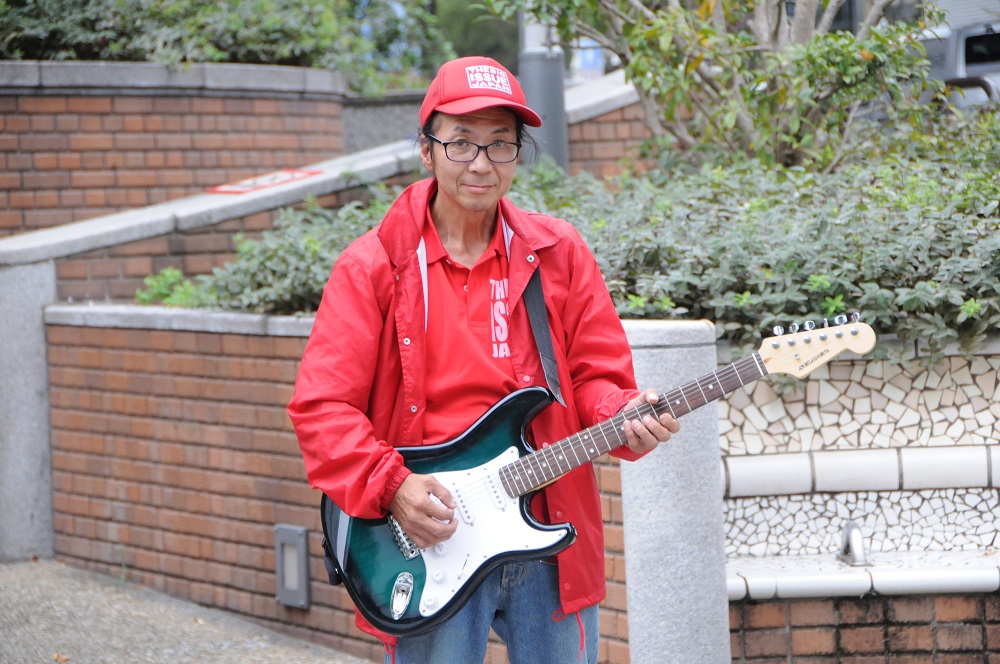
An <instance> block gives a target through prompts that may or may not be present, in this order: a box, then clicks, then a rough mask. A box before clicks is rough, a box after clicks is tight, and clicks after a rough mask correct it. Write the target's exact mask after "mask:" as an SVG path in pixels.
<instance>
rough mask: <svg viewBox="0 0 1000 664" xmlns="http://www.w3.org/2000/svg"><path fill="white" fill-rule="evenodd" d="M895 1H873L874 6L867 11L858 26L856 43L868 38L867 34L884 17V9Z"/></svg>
mask: <svg viewBox="0 0 1000 664" xmlns="http://www.w3.org/2000/svg"><path fill="white" fill-rule="evenodd" d="M895 1H896V0H875V4H873V5H872V8H871V9H869V10H868V16H866V17H865V20H864V21H862V23H861V25H859V26H858V32H857V35H856V36H857V38H858V41H860V40H862V39H864V38H865V37H867V36H868V32H869V31H870V30H871V29H872V28H873V27H874V26H875V24H876V23H878V22H879V19H881V18H882V17H883V16H884V15H885V10H886V7H888V6H889V5H891V4H892V3H893V2H895Z"/></svg>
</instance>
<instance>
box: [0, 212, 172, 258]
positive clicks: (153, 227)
mask: <svg viewBox="0 0 1000 664" xmlns="http://www.w3.org/2000/svg"><path fill="white" fill-rule="evenodd" d="M174 223H175V218H174V212H173V209H172V206H171V205H170V204H169V203H160V204H158V205H153V206H150V207H147V208H142V209H139V210H129V211H126V212H119V213H117V214H112V215H108V216H106V217H96V218H94V219H88V220H86V221H78V222H75V223H72V224H64V225H62V226H54V227H52V228H43V229H39V230H37V231H30V232H27V233H19V234H17V235H11V236H8V237H6V238H3V239H0V266H3V265H24V264H28V263H39V262H42V261H46V260H51V259H53V258H60V257H64V256H72V255H75V254H80V253H84V252H87V251H92V250H94V249H100V248H103V247H111V246H116V245H119V244H124V243H126V242H134V241H136V240H144V239H146V238H150V237H156V236H158V235H165V234H167V233H170V232H172V231H173V230H174Z"/></svg>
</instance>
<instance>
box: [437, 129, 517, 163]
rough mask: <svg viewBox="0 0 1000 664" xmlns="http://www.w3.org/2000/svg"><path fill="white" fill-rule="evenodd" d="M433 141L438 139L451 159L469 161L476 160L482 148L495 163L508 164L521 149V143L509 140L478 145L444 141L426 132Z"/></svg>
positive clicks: (467, 142) (462, 161)
mask: <svg viewBox="0 0 1000 664" xmlns="http://www.w3.org/2000/svg"><path fill="white" fill-rule="evenodd" d="M424 136H426V137H427V138H429V139H431V140H432V141H437V142H438V143H440V144H441V145H443V146H444V156H446V157H448V159H450V160H451V161H457V162H459V163H468V162H470V161H475V160H476V157H478V156H479V151H480V150H485V151H486V158H487V159H489V160H490V161H492V162H493V163H494V164H507V163H510V162H512V161H514V160H515V159H517V153H518V152H519V151H520V150H521V144H520V143H511V142H509V141H493V142H492V143H490V144H489V145H478V144H476V143H471V142H469V141H465V140H462V141H442V140H441V139H440V138H438V137H437V136H432V135H431V134H424Z"/></svg>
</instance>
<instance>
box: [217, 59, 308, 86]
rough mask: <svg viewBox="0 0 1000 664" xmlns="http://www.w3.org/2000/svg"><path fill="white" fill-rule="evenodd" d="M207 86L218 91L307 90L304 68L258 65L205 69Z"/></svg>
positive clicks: (233, 65) (234, 65)
mask: <svg viewBox="0 0 1000 664" xmlns="http://www.w3.org/2000/svg"><path fill="white" fill-rule="evenodd" d="M202 69H203V71H204V76H205V86H206V87H208V88H211V89H218V90H260V89H265V90H282V91H285V92H294V91H303V90H305V89H306V76H305V73H304V72H305V69H304V68H303V67H274V66H270V67H260V66H257V65H244V64H231V65H228V66H227V67H226V68H225V69H222V68H220V67H203V68H202Z"/></svg>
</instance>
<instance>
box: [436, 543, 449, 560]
mask: <svg viewBox="0 0 1000 664" xmlns="http://www.w3.org/2000/svg"><path fill="white" fill-rule="evenodd" d="M434 555H435V556H437V557H438V558H444V557H445V556H446V555H448V544H447V542H438V543H437V544H435V545H434Z"/></svg>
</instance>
